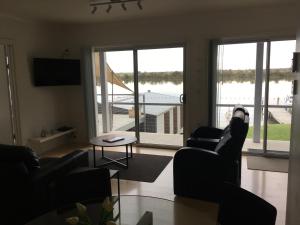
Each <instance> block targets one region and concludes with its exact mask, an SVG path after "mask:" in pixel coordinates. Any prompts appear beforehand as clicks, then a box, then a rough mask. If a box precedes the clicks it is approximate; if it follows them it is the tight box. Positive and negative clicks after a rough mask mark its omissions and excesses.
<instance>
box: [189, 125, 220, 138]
mask: <svg viewBox="0 0 300 225" xmlns="http://www.w3.org/2000/svg"><path fill="white" fill-rule="evenodd" d="M222 134H223V129H219V128H216V127H206V126H203V127H198V128H197V129H195V130H194V131H193V132H192V134H191V137H194V138H198V137H200V138H213V139H219V138H220V137H221V136H222Z"/></svg>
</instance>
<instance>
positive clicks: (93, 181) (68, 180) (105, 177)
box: [55, 167, 112, 206]
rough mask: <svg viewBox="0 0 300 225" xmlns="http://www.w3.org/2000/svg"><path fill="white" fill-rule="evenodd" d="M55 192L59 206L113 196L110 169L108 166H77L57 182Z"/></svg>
mask: <svg viewBox="0 0 300 225" xmlns="http://www.w3.org/2000/svg"><path fill="white" fill-rule="evenodd" d="M55 192H56V201H57V203H56V204H57V205H58V206H64V205H67V204H70V203H74V202H78V201H89V200H100V201H102V200H103V199H104V198H105V197H111V196H112V191H111V181H110V171H109V169H107V168H90V167H79V168H76V169H74V170H72V171H71V172H69V173H67V174H66V175H65V176H64V177H63V178H61V179H59V180H58V181H57V182H56V183H55Z"/></svg>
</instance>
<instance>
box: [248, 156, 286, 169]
mask: <svg viewBox="0 0 300 225" xmlns="http://www.w3.org/2000/svg"><path fill="white" fill-rule="evenodd" d="M247 166H248V169H250V170H264V171H272V172H281V173H287V172H288V169H289V160H288V159H277V158H267V157H257V156H247Z"/></svg>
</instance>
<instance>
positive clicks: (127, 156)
mask: <svg viewBox="0 0 300 225" xmlns="http://www.w3.org/2000/svg"><path fill="white" fill-rule="evenodd" d="M126 167H127V168H128V145H126Z"/></svg>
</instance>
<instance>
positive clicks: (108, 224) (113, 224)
mask: <svg viewBox="0 0 300 225" xmlns="http://www.w3.org/2000/svg"><path fill="white" fill-rule="evenodd" d="M106 225H117V224H116V223H115V222H114V221H107V222H106Z"/></svg>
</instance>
